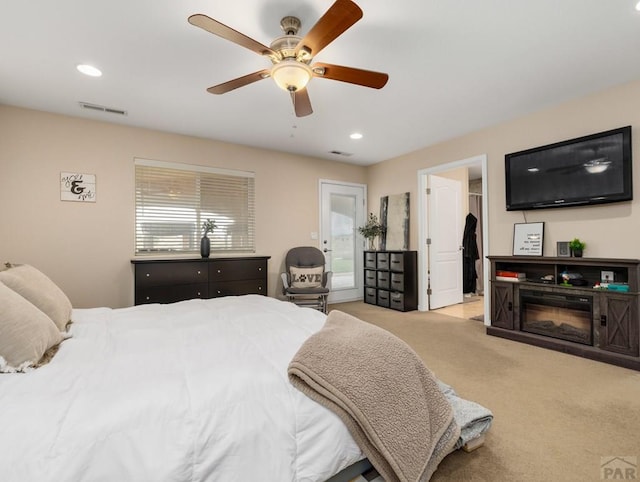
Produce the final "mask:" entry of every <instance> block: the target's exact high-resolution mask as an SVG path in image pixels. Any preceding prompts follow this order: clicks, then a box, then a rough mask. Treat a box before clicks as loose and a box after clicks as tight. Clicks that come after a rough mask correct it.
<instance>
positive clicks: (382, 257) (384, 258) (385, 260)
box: [376, 253, 389, 269]
mask: <svg viewBox="0 0 640 482" xmlns="http://www.w3.org/2000/svg"><path fill="white" fill-rule="evenodd" d="M376 254H377V255H378V257H377V260H378V263H377V268H378V269H389V253H376Z"/></svg>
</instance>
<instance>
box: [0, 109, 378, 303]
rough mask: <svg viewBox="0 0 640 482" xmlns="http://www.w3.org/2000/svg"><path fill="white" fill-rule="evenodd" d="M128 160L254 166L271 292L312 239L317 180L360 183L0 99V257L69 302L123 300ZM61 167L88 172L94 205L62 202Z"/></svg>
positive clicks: (277, 157)
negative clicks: (287, 258) (25, 267)
mask: <svg viewBox="0 0 640 482" xmlns="http://www.w3.org/2000/svg"><path fill="white" fill-rule="evenodd" d="M135 157H141V158H146V159H157V160H164V161H172V162H179V163H188V164H201V165H210V166H214V167H222V168H231V169H242V170H249V171H254V172H255V173H256V206H257V209H256V248H257V252H256V254H259V255H268V256H271V259H270V261H269V294H270V295H272V296H273V295H274V294H275V293H276V289H279V286H280V285H278V280H279V272H280V269H281V267H282V263H283V258H284V255H285V254H286V251H287V250H288V249H289V248H290V247H292V246H296V245H314V244H315V245H317V243H318V241H313V240H311V237H310V233H311V232H313V231H316V232H317V231H318V180H319V179H333V180H339V181H348V182H357V183H364V182H365V181H366V170H365V168H363V167H359V166H352V165H348V164H344V163H339V162H331V161H325V160H320V159H313V158H308V157H301V156H294V155H289V154H284V153H280V152H274V151H266V150H260V149H252V148H248V147H242V146H237V145H232V144H226V143H222V142H214V141H210V140H205V139H199V138H194V137H187V136H181V135H174V134H167V133H162V132H157V131H151V130H146V129H139V128H132V127H124V126H119V125H115V124H109V123H104V122H96V121H89V120H83V119H79V118H73V117H65V116H59V115H54V114H49V113H44V112H39V111H33V110H26V109H19V108H14V107H9V106H2V105H0V226H1V228H0V229H1V231H0V260H1V261H4V260H11V261H13V262H20V263H28V264H32V265H34V266H36V267H38V268H39V269H41V270H42V271H43V272H45V273H46V274H47V275H49V276H50V277H51V278H52V279H53V280H54V281H55V282H56V283H58V284H59V285H60V287H61V288H62V289H63V290H64V291H65V292H66V293H67V294H68V296H69V297H70V298H71V301H72V303H73V304H74V306H75V307H93V306H110V307H122V306H129V305H131V304H132V303H133V274H132V273H133V272H132V267H131V263H130V260H131V258H132V257H133V246H134V238H133V235H134V198H133V196H134V170H133V159H134V158H135ZM61 171H71V172H82V173H88V174H95V175H96V181H97V202H96V203H76V202H62V201H60V187H59V180H60V172H61Z"/></svg>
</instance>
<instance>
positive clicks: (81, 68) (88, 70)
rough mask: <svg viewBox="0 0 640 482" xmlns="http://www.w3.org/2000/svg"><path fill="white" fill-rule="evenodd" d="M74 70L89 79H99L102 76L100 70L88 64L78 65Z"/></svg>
mask: <svg viewBox="0 0 640 482" xmlns="http://www.w3.org/2000/svg"><path fill="white" fill-rule="evenodd" d="M76 69H78V72H82V73H83V74H84V75H88V76H89V77H100V76H101V75H102V71H101V70H100V69H98V68H97V67H94V66H93V65H89V64H78V65H76Z"/></svg>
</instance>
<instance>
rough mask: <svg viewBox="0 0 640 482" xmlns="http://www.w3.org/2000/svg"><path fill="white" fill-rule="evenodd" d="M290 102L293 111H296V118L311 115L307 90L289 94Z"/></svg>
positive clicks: (311, 110)
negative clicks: (291, 102)
mask: <svg viewBox="0 0 640 482" xmlns="http://www.w3.org/2000/svg"><path fill="white" fill-rule="evenodd" d="M291 100H292V101H293V109H294V110H295V111H296V117H305V116H308V115H310V114H313V109H312V108H311V99H309V92H307V89H299V90H296V91H295V92H291Z"/></svg>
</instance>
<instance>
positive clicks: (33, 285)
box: [0, 264, 72, 331]
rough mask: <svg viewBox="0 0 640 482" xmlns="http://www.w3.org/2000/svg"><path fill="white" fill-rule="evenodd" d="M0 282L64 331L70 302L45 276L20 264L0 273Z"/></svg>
mask: <svg viewBox="0 0 640 482" xmlns="http://www.w3.org/2000/svg"><path fill="white" fill-rule="evenodd" d="M0 282H2V283H4V284H5V285H6V286H7V287H9V288H11V289H12V290H13V291H15V292H16V293H18V294H19V295H20V296H22V297H23V298H26V300H27V301H29V302H30V303H32V304H33V305H35V307H36V308H38V309H39V310H40V311H42V312H43V313H44V314H46V315H47V316H48V317H49V318H51V319H52V320H53V322H54V323H55V325H56V326H57V327H58V329H59V330H60V331H65V330H66V326H67V323H68V322H69V321H70V319H71V310H72V307H71V302H70V301H69V298H67V295H65V294H64V293H63V291H62V290H61V289H60V288H58V286H57V285H56V284H55V283H54V282H53V281H51V280H50V279H49V278H48V277H47V276H46V275H45V274H43V273H42V272H40V271H38V270H37V269H36V268H34V267H33V266H29V265H28V264H22V265H19V266H14V267H11V268H10V269H8V270H6V271H2V272H0Z"/></svg>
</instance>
